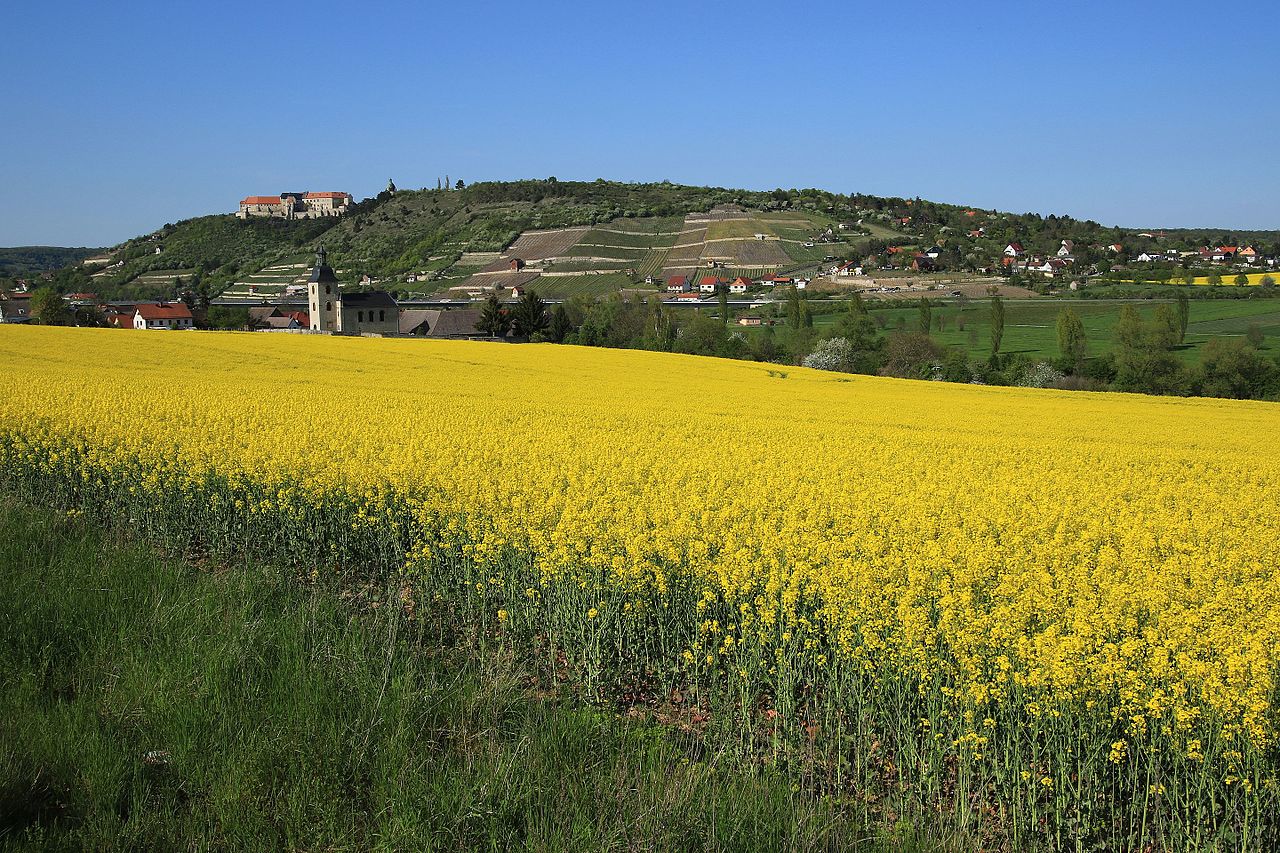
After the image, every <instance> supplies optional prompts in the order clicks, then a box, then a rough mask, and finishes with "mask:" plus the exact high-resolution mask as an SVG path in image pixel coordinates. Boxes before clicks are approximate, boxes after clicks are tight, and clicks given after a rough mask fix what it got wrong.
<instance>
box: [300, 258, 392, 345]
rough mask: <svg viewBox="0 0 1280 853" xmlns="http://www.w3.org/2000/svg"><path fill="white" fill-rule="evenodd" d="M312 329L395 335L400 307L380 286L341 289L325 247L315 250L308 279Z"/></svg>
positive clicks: (343, 332) (308, 299)
mask: <svg viewBox="0 0 1280 853" xmlns="http://www.w3.org/2000/svg"><path fill="white" fill-rule="evenodd" d="M307 305H308V308H309V309H310V319H311V330H312V331H313V332H329V333H331V334H335V335H398V334H399V333H400V308H399V306H398V305H396V301H395V299H394V298H392V296H391V294H390V293H387V292H385V291H381V290H375V291H369V292H366V293H343V292H342V285H341V284H340V283H339V282H338V277H337V276H336V275H334V273H333V267H331V266H329V263H328V253H327V252H325V250H324V247H323V246H322V247H320V248H319V249H317V250H316V265H315V268H314V269H313V270H312V271H311V277H310V278H309V279H307Z"/></svg>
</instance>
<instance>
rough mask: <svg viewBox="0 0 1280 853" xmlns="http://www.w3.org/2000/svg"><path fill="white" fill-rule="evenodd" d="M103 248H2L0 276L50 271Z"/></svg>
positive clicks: (90, 255)
mask: <svg viewBox="0 0 1280 853" xmlns="http://www.w3.org/2000/svg"><path fill="white" fill-rule="evenodd" d="M102 251H103V250H102V249H88V248H84V247H80V248H68V247H64V246H13V247H10V248H0V278H9V277H18V276H24V275H31V274H34V273H42V272H49V271H52V270H56V269H61V268H63V267H65V266H69V265H71V264H77V263H80V262H81V261H83V260H85V259H86V258H89V257H92V256H93V255H96V254H99V253H100V252H102Z"/></svg>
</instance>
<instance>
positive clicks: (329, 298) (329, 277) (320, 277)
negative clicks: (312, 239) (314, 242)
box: [307, 246, 342, 332]
mask: <svg viewBox="0 0 1280 853" xmlns="http://www.w3.org/2000/svg"><path fill="white" fill-rule="evenodd" d="M328 259H329V253H328V252H326V251H325V250H324V246H320V247H318V248H317V249H316V265H315V268H314V269H312V270H311V278H309V279H307V307H308V308H309V309H310V310H309V311H308V315H309V316H310V318H311V329H312V331H317V332H337V331H340V330H339V328H338V312H339V311H340V310H341V307H342V293H341V292H340V291H339V290H338V277H337V276H336V275H334V274H333V268H332V267H330V266H329V264H328Z"/></svg>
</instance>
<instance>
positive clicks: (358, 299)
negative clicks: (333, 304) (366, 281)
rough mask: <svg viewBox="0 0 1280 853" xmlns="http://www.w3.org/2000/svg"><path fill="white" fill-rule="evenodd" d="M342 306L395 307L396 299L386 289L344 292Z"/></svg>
mask: <svg viewBox="0 0 1280 853" xmlns="http://www.w3.org/2000/svg"><path fill="white" fill-rule="evenodd" d="M342 307H343V308H344V309H345V308H395V307H396V300H395V299H394V298H393V297H392V296H391V294H390V293H387V292H386V291H385V290H370V291H368V292H366V293H344V294H342Z"/></svg>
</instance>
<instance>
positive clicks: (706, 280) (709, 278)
mask: <svg viewBox="0 0 1280 853" xmlns="http://www.w3.org/2000/svg"><path fill="white" fill-rule="evenodd" d="M720 282H721V279H720V278H719V277H718V276H714V275H704V276H703V277H702V278H700V279H698V284H719V283H720Z"/></svg>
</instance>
